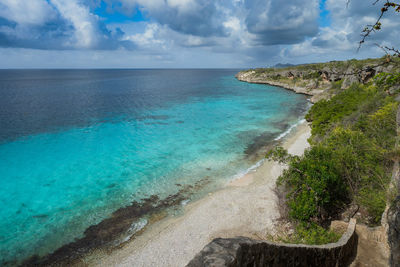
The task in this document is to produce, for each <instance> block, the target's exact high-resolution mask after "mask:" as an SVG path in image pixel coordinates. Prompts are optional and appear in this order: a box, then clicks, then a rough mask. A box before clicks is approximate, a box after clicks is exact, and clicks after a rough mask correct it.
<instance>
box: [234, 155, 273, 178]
mask: <svg viewBox="0 0 400 267" xmlns="http://www.w3.org/2000/svg"><path fill="white" fill-rule="evenodd" d="M264 161H265V159H262V160H259V161H257V163H256V164H254V165H252V166H250V167H249V168H247V169H246V170H244V171H240V172H238V173H237V174H235V175H234V176H232V179H231V181H234V180H236V179H239V178H241V177H243V176H245V175H246V174H248V173H250V172H254V171H256V170H257V168H258V167H260V166H261V165H262V164H263V163H264Z"/></svg>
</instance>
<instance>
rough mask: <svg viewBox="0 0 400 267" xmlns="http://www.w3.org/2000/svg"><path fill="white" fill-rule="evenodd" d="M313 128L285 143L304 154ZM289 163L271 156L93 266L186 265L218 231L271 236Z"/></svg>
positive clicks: (96, 258) (297, 132) (300, 131)
mask: <svg viewBox="0 0 400 267" xmlns="http://www.w3.org/2000/svg"><path fill="white" fill-rule="evenodd" d="M310 135H311V134H310V128H309V126H308V125H307V124H306V123H303V124H301V125H299V126H298V127H297V128H296V129H294V130H293V131H292V133H291V134H290V135H289V136H288V137H287V138H286V140H285V141H284V144H283V146H284V147H285V148H287V149H288V151H289V153H291V154H297V155H300V154H302V153H303V151H304V149H305V148H307V147H308V143H307V139H308V138H309V137H310ZM283 168H284V166H282V165H279V164H277V163H275V162H268V161H265V162H264V163H263V164H262V165H261V166H260V167H259V168H257V169H256V171H254V172H252V173H249V174H247V175H245V176H243V177H241V178H240V179H237V180H235V181H233V182H231V183H230V184H228V185H227V187H226V188H224V189H222V190H219V191H217V192H215V193H213V194H209V195H208V196H207V197H205V198H203V199H201V200H199V201H196V202H194V203H190V204H188V205H187V207H186V208H185V212H184V215H182V216H179V217H175V218H169V219H166V220H163V221H161V222H159V223H157V224H155V225H153V226H152V227H149V229H147V230H146V231H145V232H144V233H143V234H142V235H140V236H138V237H137V238H136V239H134V240H133V241H131V242H130V243H128V244H127V245H125V246H124V247H122V248H121V249H117V250H114V251H113V252H112V253H111V254H103V255H95V256H93V257H89V258H87V260H86V263H87V264H88V265H89V266H185V265H186V264H187V263H188V262H189V261H190V260H191V259H192V258H193V257H194V256H195V255H196V253H198V252H199V251H200V250H201V249H202V248H203V247H204V246H205V245H207V243H209V242H210V241H211V240H212V239H214V238H216V237H234V236H239V235H240V236H248V237H257V236H265V235H266V234H267V233H268V232H270V231H271V230H272V229H273V227H274V221H276V219H277V218H279V212H278V210H277V207H276V196H275V194H274V192H273V189H274V187H275V182H276V179H277V177H278V176H279V175H280V173H281V172H282V170H283Z"/></svg>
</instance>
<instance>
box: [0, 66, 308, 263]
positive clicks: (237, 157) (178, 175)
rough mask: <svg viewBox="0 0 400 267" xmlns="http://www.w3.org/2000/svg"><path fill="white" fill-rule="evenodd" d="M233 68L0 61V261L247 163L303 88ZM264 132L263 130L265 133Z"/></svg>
mask: <svg viewBox="0 0 400 267" xmlns="http://www.w3.org/2000/svg"><path fill="white" fill-rule="evenodd" d="M236 72H237V70H19V71H15V70H3V71H0V204H1V207H2V208H1V209H0V255H1V256H0V263H1V262H2V261H12V260H20V259H24V258H26V257H29V256H31V255H33V254H39V255H44V254H46V253H49V252H51V251H52V250H54V249H56V248H58V247H60V246H62V245H63V244H66V243H68V242H71V241H73V240H74V239H75V238H77V237H81V236H82V235H83V232H84V230H85V229H86V228H87V227H88V226H90V225H93V224H96V223H98V222H100V221H101V220H103V219H104V218H107V216H110V214H111V213H112V212H113V211H115V210H117V209H118V208H120V207H123V206H125V205H128V204H129V203H131V202H132V201H140V199H142V198H144V197H149V196H151V195H159V196H160V197H166V196H168V195H169V194H173V193H176V192H177V191H178V190H179V186H177V184H182V185H187V184H194V183H196V181H199V180H201V179H203V178H204V177H212V182H213V183H214V184H215V188H217V187H218V185H220V184H222V183H224V182H226V181H227V180H229V179H231V178H232V177H234V176H235V175H236V174H237V173H240V172H243V171H244V170H246V169H248V168H249V167H251V166H252V164H254V159H253V160H250V159H249V157H248V156H249V154H251V153H253V152H254V151H255V150H256V149H257V148H258V146H261V145H263V144H265V142H264V143H263V142H260V139H265V138H270V139H271V140H272V139H274V138H277V137H278V136H280V135H281V134H282V133H283V132H284V131H286V130H287V129H289V128H290V126H291V125H293V124H295V123H296V122H298V121H299V120H300V119H301V118H302V117H303V115H304V112H305V110H306V107H307V100H306V97H305V96H303V95H298V94H294V93H293V92H290V91H287V90H284V89H281V88H276V87H271V86H267V85H259V84H248V83H243V82H239V81H237V80H236V79H235V77H234V74H235V73H236ZM266 141H269V140H266Z"/></svg>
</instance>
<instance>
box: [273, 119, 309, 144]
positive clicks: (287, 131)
mask: <svg viewBox="0 0 400 267" xmlns="http://www.w3.org/2000/svg"><path fill="white" fill-rule="evenodd" d="M304 122H306V120H305V119H302V120H299V121H298V122H297V123H295V124H293V125H292V126H290V127H289V129H287V130H286V131H285V132H283V133H281V134H280V135H279V136H278V137H277V138H275V139H274V140H275V141H278V140H281V139H282V138H283V137H285V136H286V135H288V134H289V133H290V132H291V131H292V130H293V129H294V128H296V127H297V126H299V125H300V124H302V123H304Z"/></svg>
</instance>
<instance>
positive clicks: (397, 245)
mask: <svg viewBox="0 0 400 267" xmlns="http://www.w3.org/2000/svg"><path fill="white" fill-rule="evenodd" d="M387 218H388V224H389V229H388V241H389V245H390V254H391V255H390V265H391V266H400V196H397V198H396V200H395V201H394V203H393V204H392V205H391V207H390V209H389V211H388V215H387Z"/></svg>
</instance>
